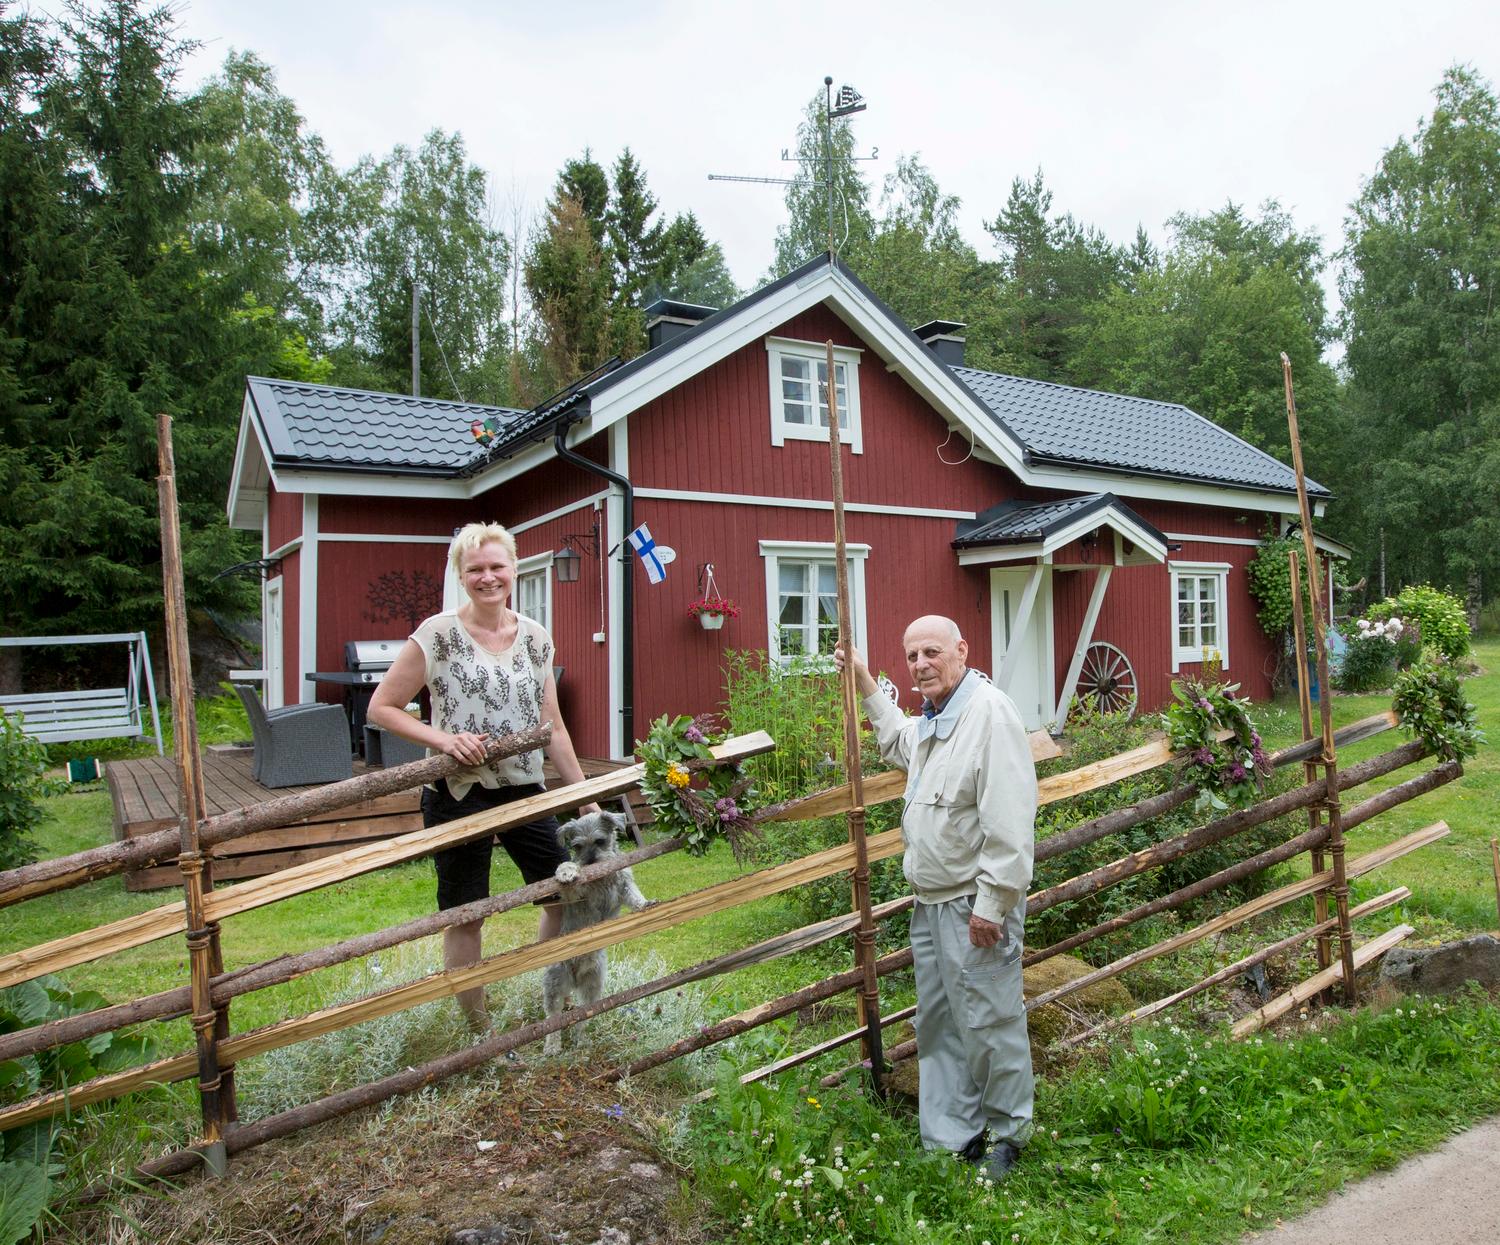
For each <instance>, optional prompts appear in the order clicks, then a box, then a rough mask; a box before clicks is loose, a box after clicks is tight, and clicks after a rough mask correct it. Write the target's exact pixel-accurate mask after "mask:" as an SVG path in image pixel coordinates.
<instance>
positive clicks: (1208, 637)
mask: <svg viewBox="0 0 1500 1245" xmlns="http://www.w3.org/2000/svg"><path fill="white" fill-rule="evenodd" d="M1201 635H1202V638H1201V639H1200V640H1199V643H1200V644H1203V645H1205V646H1206V647H1208V648H1218V647H1219V629H1218V628H1217V627H1216V626H1214V625H1213V623H1204V624H1203V628H1202V632H1201Z"/></svg>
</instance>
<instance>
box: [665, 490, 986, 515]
mask: <svg viewBox="0 0 1500 1245" xmlns="http://www.w3.org/2000/svg"><path fill="white" fill-rule="evenodd" d="M635 495H636V496H637V497H648V498H651V499H652V500H656V501H701V502H710V503H712V504H714V505H719V506H777V507H781V508H784V509H787V510H830V511H831V510H832V509H833V503H832V502H831V501H823V500H821V499H820V498H812V497H769V496H762V495H760V494H756V493H702V492H694V491H693V490H690V489H679V488H638V489H636V491H635ZM844 509H845V510H846V511H848V512H849V513H850V514H897V515H910V516H912V517H913V518H918V519H973V518H976V517H977V513H976V512H975V511H973V510H929V509H927V508H926V507H923V506H884V505H880V504H878V503H876V502H858V501H847V502H845V503H844Z"/></svg>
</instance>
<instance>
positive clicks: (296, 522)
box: [265, 484, 302, 553]
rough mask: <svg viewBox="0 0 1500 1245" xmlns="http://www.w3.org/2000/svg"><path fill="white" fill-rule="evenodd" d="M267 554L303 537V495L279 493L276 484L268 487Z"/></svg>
mask: <svg viewBox="0 0 1500 1245" xmlns="http://www.w3.org/2000/svg"><path fill="white" fill-rule="evenodd" d="M266 517H267V523H266V540H267V541H268V542H269V543H268V544H267V545H266V550H265V551H266V552H267V553H270V552H271V551H272V550H273V549H280V548H281V546H282V545H284V544H286V543H287V541H289V540H296V539H297V537H299V536H301V535H302V494H301V493H280V492H277V490H276V486H275V485H274V484H269V485H267V486H266Z"/></svg>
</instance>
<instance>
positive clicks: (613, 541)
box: [599, 419, 646, 761]
mask: <svg viewBox="0 0 1500 1245" xmlns="http://www.w3.org/2000/svg"><path fill="white" fill-rule="evenodd" d="M609 469H610V470H611V471H613V472H615V473H616V474H617V475H622V476H624V477H625V478H626V479H627V480H628V479H630V429H629V427H628V425H627V422H626V421H625V420H623V419H622V420H621V421H620V422H619V423H617V424H615V425H614V426H613V427H612V428H611V429H610V430H609ZM635 495H636V496H637V497H639V496H640V495H641V494H640V490H639V489H637V490H636V493H635ZM605 497H606V499H607V500H606V501H605V503H604V530H603V532H602V533H600V538H599V556H600V557H601V558H608V559H609V621H608V623H607V624H606V626H607V627H608V629H609V630H608V638H607V640H606V643H607V644H608V646H609V695H608V697H607V699H608V702H609V755H610V756H611V757H612V758H613V759H614V760H617V761H618V760H623V759H625V758H626V757H627V756H628V755H629V753H630V750H631V749H633V748H634V747H635V740H633V739H626V738H625V719H624V716H623V713H624V709H625V695H626V690H625V649H624V647H623V642H624V636H625V602H624V600H623V599H622V598H623V596H624V590H625V588H624V572H623V569H622V567H621V565H620V563H621V557H623V556H624V553H623V551H622V553H621V555H619V556H616V557H610V555H609V550H611V549H613V548H614V547H615V545H617V544H623V543H624V541H625V537H626V536H627V535H628V533H627V532H626V531H625V495H624V493H623V492H622V491H621V490H620V488H619V487H618V486H617V485H615V484H611V485H610V486H609V488H608V489H607V490H606V491H605ZM630 570H631V572H632V573H633V572H634V570H635V567H634V565H631V566H630ZM637 648H639V646H637ZM630 696H631V709H632V711H633V712H634V714H635V715H636V716H637V717H638V716H639V714H640V711H641V707H640V705H638V704H636V703H635V695H634V689H631V692H630ZM644 727H645V723H644V722H639V721H637V722H635V723H634V729H635V731H636V733H637V734H638V735H640V736H642V737H644V736H645V734H646V732H645V729H644Z"/></svg>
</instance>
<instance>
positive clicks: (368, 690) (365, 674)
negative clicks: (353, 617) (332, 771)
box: [307, 640, 406, 752]
mask: <svg viewBox="0 0 1500 1245" xmlns="http://www.w3.org/2000/svg"><path fill="white" fill-rule="evenodd" d="M405 643H406V641H405V640H346V641H345V642H344V669H343V670H314V671H313V672H312V673H311V674H309V675H308V676H307V678H308V681H309V682H312V683H332V684H334V685H335V686H337V687H341V688H342V689H343V692H344V712H345V713H346V714H348V716H349V747H350V749H351V750H352V751H354V752H359V751H361V750H362V748H363V745H364V738H365V711H366V710H367V709H368V708H369V707H370V697H371V696H373V695H374V694H375V688H376V685H377V684H379V682H380V680H381V677H382V676H383V675H384V674H385V672H386V671H387V670H389V669H390V668H391V663H392V662H393V661H395V660H396V654H397V653H399V652H400V651H401V646H402V645H403V644H405Z"/></svg>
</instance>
